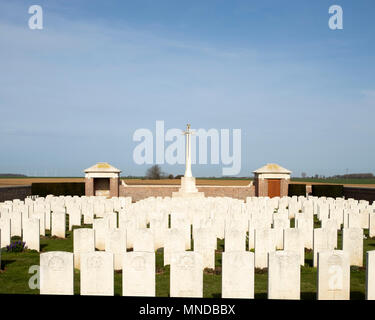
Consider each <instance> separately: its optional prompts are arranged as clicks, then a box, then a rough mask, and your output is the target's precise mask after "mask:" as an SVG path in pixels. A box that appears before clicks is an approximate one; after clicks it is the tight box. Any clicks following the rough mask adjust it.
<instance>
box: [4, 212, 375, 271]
mask: <svg viewBox="0 0 375 320" xmlns="http://www.w3.org/2000/svg"><path fill="white" fill-rule="evenodd" d="M65 215H66V214H65V213H64V212H53V213H52V218H51V220H52V232H51V234H52V235H53V236H57V237H62V238H64V237H65V220H66V219H65ZM277 215H281V214H278V213H277ZM373 215H374V214H370V217H372V216H373ZM72 216H73V214H72V213H71V214H70V215H69V218H70V219H69V221H70V223H69V225H70V226H71V225H72V224H73V223H71V221H72V220H73V219H72ZM133 216H136V217H138V216H139V214H137V213H135V214H134V215H133ZM196 216H197V215H196ZM17 217H18V218H17ZM172 217H173V216H172ZM276 219H277V218H276ZM307 219H308V218H307ZM78 220H79V221H78V222H77V223H76V224H77V225H80V224H81V214H80V213H79V219H78ZM264 220H265V219H264V216H263V221H264ZM305 220H306V218H305ZM374 220H375V219H374ZM14 221H18V222H19V225H21V223H20V221H21V217H20V215H19V214H17V212H13V213H12V219H7V218H2V219H1V220H0V225H1V229H2V235H1V239H2V246H4V244H5V245H6V244H7V242H10V235H14V234H12V232H9V230H14V228H11V226H12V222H13V224H14ZM41 221H43V220H41V219H39V221H38V219H26V220H25V221H24V223H23V227H24V228H23V239H24V241H25V242H26V243H27V245H28V247H29V248H30V249H35V250H39V233H40V234H42V235H43V233H42V232H41V231H40V229H41V227H40V224H41V223H40V222H41ZM121 221H123V219H120V222H121ZM276 221H277V220H275V218H274V229H268V228H262V227H259V226H258V228H252V227H251V223H252V222H249V229H248V231H249V249H252V248H255V252H256V259H255V260H256V267H259V268H262V267H265V265H266V257H267V253H268V252H271V251H274V250H275V249H284V247H285V248H286V249H288V250H290V249H291V248H293V249H294V250H295V251H301V250H302V251H303V247H304V246H303V245H302V244H304V243H305V242H306V241H305V239H304V240H301V239H300V237H301V236H300V234H301V233H302V234H303V235H305V237H306V235H310V240H311V235H312V236H313V241H312V242H313V248H314V266H316V257H317V252H318V251H319V250H331V249H335V248H336V247H337V230H335V228H334V227H333V228H329V227H324V228H321V229H314V230H312V229H311V228H310V227H309V228H306V230H304V229H303V228H302V227H301V228H300V226H299V220H298V219H297V229H300V230H296V229H289V228H288V227H285V226H284V227H283V228H279V227H276V228H275V225H276ZM286 221H289V220H288V219H286ZM301 221H302V220H301ZM151 222H152V223H151V224H150V227H151V226H153V225H154V224H155V223H156V222H158V221H157V220H152V221H151ZM226 222H228V221H226ZM310 222H312V219H310ZM323 222H324V221H323ZM328 222H329V221H328ZM183 223H185V226H183V225H181V224H180V225H179V226H178V225H177V227H181V228H182V229H184V230H185V231H186V232H184V233H185V235H186V236H185V238H186V240H187V241H186V242H187V246H188V247H187V248H186V249H189V245H190V225H189V223H186V221H185V222H183ZM241 223H242V222H241V221H240V224H239V225H238V226H237V227H232V226H231V227H230V228H228V229H229V230H227V232H226V235H225V238H226V240H227V241H226V242H227V247H233V250H242V248H245V246H246V242H245V241H246V238H245V237H246V230H245V229H242V230H241V228H240V227H239V226H240V225H241ZM161 224H162V225H163V223H161ZM306 224H307V223H306ZM311 224H312V223H309V225H310V226H311ZM156 225H157V224H156ZM242 225H244V224H243V223H242ZM370 225H372V223H370ZM119 226H120V228H121V227H122V228H123V229H126V231H128V238H132V237H131V235H134V234H140V235H141V238H145V239H146V238H147V236H146V235H142V233H147V232H148V233H151V231H152V233H153V234H150V235H149V238H152V237H154V238H155V235H156V234H159V236H160V237H159V238H163V234H165V231H166V230H167V226H166V225H165V224H164V228H161V226H160V224H159V225H157V227H152V228H150V229H151V230H143V229H141V230H140V231H138V228H134V225H131V227H133V228H128V225H127V223H124V224H123V225H121V223H120V224H119ZM196 226H197V225H194V224H193V228H194V230H196V229H197V230H199V229H200V228H199V226H198V228H196ZM93 227H94V229H96V230H97V237H96V242H97V244H96V247H97V248H98V249H101V250H104V241H105V233H106V232H107V231H106V230H107V229H108V230H112V229H115V228H117V214H116V212H112V213H107V214H106V215H105V216H104V218H100V219H93ZM172 227H173V219H172ZM224 227H225V224H224ZM203 229H204V228H203ZM307 229H308V232H298V231H301V230H303V231H307ZM359 229H360V228H345V229H344V247H343V249H344V251H349V254H350V256H351V257H352V258H351V262H352V264H353V265H358V266H362V252H363V241H362V240H361V237H362V238H363V234H362V235H361V231H360V230H359ZM38 230H39V231H38ZM256 230H258V232H255V231H256ZM43 231H44V228H43ZM241 231H242V232H241ZM311 231H313V232H311ZM371 233H372V232H371V229H370V236H371ZM207 234H208V232H207ZM349 234H350V236H349ZM16 235H18V234H16ZM345 235H347V236H345ZM203 236H205V233H203ZM213 237H215V236H213ZM216 237H217V234H216ZM204 238H205V237H203V239H204ZM289 238H290V239H294V240H288V239H289ZM257 239H258V240H257ZM154 240H155V239H154ZM244 240H245V241H244ZM128 242H129V245H130V246H132V242H133V241H128ZM197 242H198V244H200V243H202V242H204V241H197ZM275 242H276V244H275ZM150 243H151V241H150ZM280 243H281V245H280ZM284 243H285V246H284ZM231 244H232V245H231ZM256 244H258V245H256ZM163 246H164V243H163V241H162V240H161V241H159V243H158V244H156V245H155V249H158V248H159V247H163ZM275 246H276V248H275ZM305 247H306V245H305ZM205 248H208V249H210V248H209V246H207V245H198V246H197V248H196V250H199V251H202V253H203V252H204V251H210V250H205ZM307 248H309V247H307ZM211 251H212V250H211ZM207 256H208V258H207V259H208V260H210V261H212V258H209V257H211V256H212V253H211V252H208V253H207ZM301 260H302V261H303V258H301ZM207 264H208V267H209V266H211V265H212V263H210V262H208V263H207Z"/></svg>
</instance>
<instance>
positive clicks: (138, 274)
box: [122, 252, 155, 297]
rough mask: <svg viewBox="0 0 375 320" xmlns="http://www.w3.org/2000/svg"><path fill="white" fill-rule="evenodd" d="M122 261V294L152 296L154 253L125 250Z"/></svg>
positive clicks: (153, 294)
mask: <svg viewBox="0 0 375 320" xmlns="http://www.w3.org/2000/svg"><path fill="white" fill-rule="evenodd" d="M122 263H123V271H122V295H123V296H138V297H154V296H155V253H154V252H127V253H125V254H124V257H123V262H122Z"/></svg>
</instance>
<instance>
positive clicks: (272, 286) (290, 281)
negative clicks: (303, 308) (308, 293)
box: [268, 251, 301, 300]
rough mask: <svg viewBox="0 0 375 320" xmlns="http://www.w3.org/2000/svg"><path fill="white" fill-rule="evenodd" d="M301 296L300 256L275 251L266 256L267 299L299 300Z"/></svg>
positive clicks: (293, 253)
mask: <svg viewBox="0 0 375 320" xmlns="http://www.w3.org/2000/svg"><path fill="white" fill-rule="evenodd" d="M300 294H301V266H300V256H299V254H297V253H295V252H289V251H275V252H270V253H269V255H268V299H289V300H299V299H300Z"/></svg>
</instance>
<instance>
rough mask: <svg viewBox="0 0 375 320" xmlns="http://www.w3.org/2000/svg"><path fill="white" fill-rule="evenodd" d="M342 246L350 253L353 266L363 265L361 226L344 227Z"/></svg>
mask: <svg viewBox="0 0 375 320" xmlns="http://www.w3.org/2000/svg"><path fill="white" fill-rule="evenodd" d="M342 248H343V250H344V251H346V252H348V253H349V260H350V265H351V266H358V267H362V266H363V230H362V229H361V228H347V229H345V228H344V229H343V236H342Z"/></svg>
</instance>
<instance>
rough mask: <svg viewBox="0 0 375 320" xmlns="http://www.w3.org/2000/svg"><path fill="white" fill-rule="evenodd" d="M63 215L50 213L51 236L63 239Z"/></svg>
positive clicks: (61, 213) (62, 213)
mask: <svg viewBox="0 0 375 320" xmlns="http://www.w3.org/2000/svg"><path fill="white" fill-rule="evenodd" d="M65 217H66V216H65V213H64V212H52V214H51V223H52V226H51V236H56V237H58V238H65V219H66V218H65Z"/></svg>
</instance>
